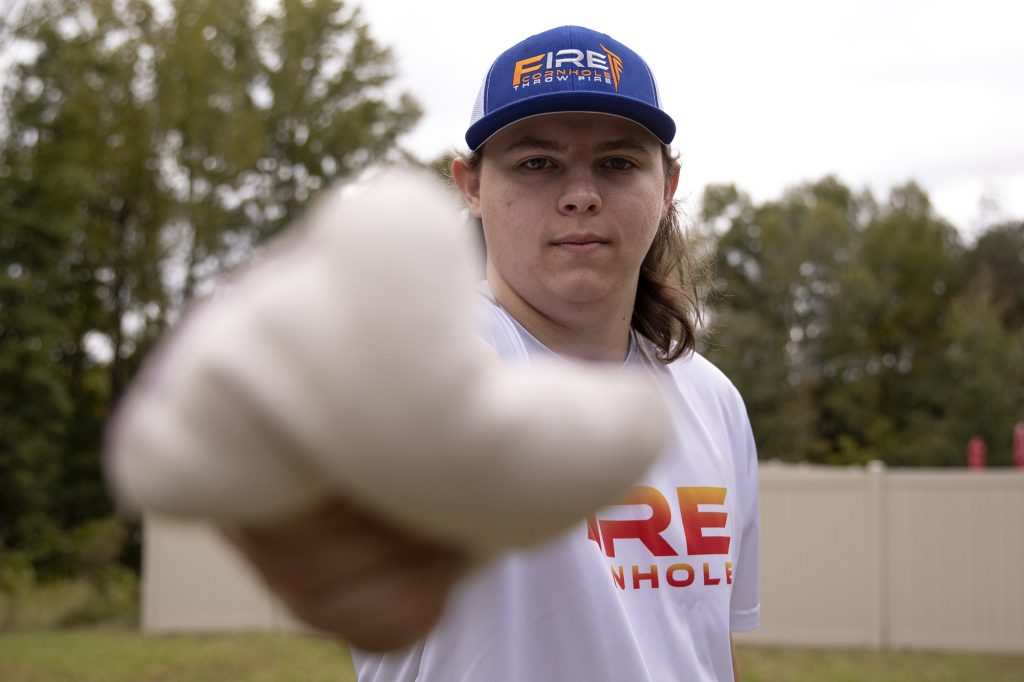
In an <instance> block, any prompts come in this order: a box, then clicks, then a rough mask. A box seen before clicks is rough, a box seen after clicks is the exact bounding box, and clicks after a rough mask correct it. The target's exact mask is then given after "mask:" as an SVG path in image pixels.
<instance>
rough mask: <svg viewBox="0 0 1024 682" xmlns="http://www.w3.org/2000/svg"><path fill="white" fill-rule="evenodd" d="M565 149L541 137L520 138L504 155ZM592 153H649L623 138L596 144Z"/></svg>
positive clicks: (630, 139)
mask: <svg viewBox="0 0 1024 682" xmlns="http://www.w3.org/2000/svg"><path fill="white" fill-rule="evenodd" d="M566 149H567V147H566V146H565V144H563V143H561V142H558V141H556V140H548V139H544V138H542V137H531V136H526V137H521V138H519V139H518V140H516V141H515V142H512V143H511V144H509V145H508V146H507V147H505V150H504V151H505V153H506V154H507V153H510V152H515V151H521V150H531V151H532V150H537V151H545V152H565V151H566ZM594 151H595V152H597V153H600V154H604V153H607V152H618V151H630V152H634V153H636V154H643V155H644V156H647V157H650V156H651V154H650V151H649V150H648V149H647V147H646V146H645V145H644V144H642V143H641V142H639V141H638V140H636V139H635V138H632V137H624V138H620V139H617V140H605V141H604V142H600V143H598V144H597V145H596V146H595V147H594Z"/></svg>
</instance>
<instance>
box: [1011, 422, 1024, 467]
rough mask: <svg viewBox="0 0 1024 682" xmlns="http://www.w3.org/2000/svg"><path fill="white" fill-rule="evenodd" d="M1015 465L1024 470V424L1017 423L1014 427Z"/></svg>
mask: <svg viewBox="0 0 1024 682" xmlns="http://www.w3.org/2000/svg"><path fill="white" fill-rule="evenodd" d="M1013 464H1014V466H1016V467H1017V468H1018V469H1024V422H1017V424H1016V425H1015V426H1014V427H1013Z"/></svg>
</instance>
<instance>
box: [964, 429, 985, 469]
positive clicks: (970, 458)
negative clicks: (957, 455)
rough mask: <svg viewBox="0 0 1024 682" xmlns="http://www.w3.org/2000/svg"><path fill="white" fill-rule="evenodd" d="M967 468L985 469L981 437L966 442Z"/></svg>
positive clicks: (983, 444)
mask: <svg viewBox="0 0 1024 682" xmlns="http://www.w3.org/2000/svg"><path fill="white" fill-rule="evenodd" d="M967 466H968V467H969V468H971V469H984V468H985V440H984V439H983V438H982V437H981V436H975V437H974V438H972V439H970V440H969V441H967Z"/></svg>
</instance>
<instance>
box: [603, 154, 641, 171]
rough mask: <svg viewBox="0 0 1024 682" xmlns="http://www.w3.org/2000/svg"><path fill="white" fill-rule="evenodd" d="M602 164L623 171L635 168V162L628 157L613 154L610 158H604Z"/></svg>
mask: <svg viewBox="0 0 1024 682" xmlns="http://www.w3.org/2000/svg"><path fill="white" fill-rule="evenodd" d="M604 165H605V167H607V168H611V169H612V170H617V171H624V170H630V169H631V168H636V164H635V163H633V162H632V161H630V160H629V159H627V158H625V157H622V156H613V157H611V158H610V159H605V161H604Z"/></svg>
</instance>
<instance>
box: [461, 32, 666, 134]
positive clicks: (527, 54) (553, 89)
mask: <svg viewBox="0 0 1024 682" xmlns="http://www.w3.org/2000/svg"><path fill="white" fill-rule="evenodd" d="M566 111H583V112H594V113H601V114H612V115H614V116H622V117H623V118H628V119H629V120H631V121H634V122H636V123H639V124H640V125H642V126H643V127H644V128H647V130H649V131H651V133H653V134H654V136H655V137H657V138H658V139H659V140H661V141H662V142H664V143H665V144H670V143H671V142H672V138H673V137H675V134H676V124H675V121H673V120H672V118H671V117H670V116H669V115H668V114H666V113H665V112H664V110H663V109H662V107H661V98H660V97H659V95H658V86H657V84H656V83H655V81H654V74H653V73H651V69H650V67H648V66H647V62H645V61H644V60H643V59H642V58H641V57H640V55H638V54H637V53H636V52H633V50H631V49H629V48H628V47H626V46H625V45H623V44H622V43H620V42H618V41H617V40H615V39H613V38H611V37H610V36H608V35H605V34H604V33H598V32H597V31H592V30H590V29H589V28H583V27H582V26H559V27H558V28H553V29H551V30H550V31H545V32H543V33H538V34H537V35H535V36H530V37H529V38H527V39H526V40H524V41H522V42H521V43H519V44H517V45H515V46H513V47H511V48H509V49H508V50H506V51H504V52H502V53H501V55H499V56H498V58H497V59H495V60H494V64H492V65H491V68H490V70H489V71H488V72H487V75H486V76H485V77H484V82H483V85H482V86H481V87H480V94H479V95H477V98H476V104H475V105H474V107H473V116H472V118H471V120H470V124H469V129H468V130H466V144H468V145H469V148H470V150H472V151H475V150H476V149H478V148H479V147H480V145H482V144H483V143H484V142H486V141H487V139H488V138H489V137H491V135H493V134H494V133H496V132H498V131H499V130H501V129H502V128H504V127H505V126H507V125H509V124H511V123H515V122H516V121H518V120H520V119H523V118H526V117H528V116H537V115H539V114H554V113H559V112H566Z"/></svg>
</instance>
